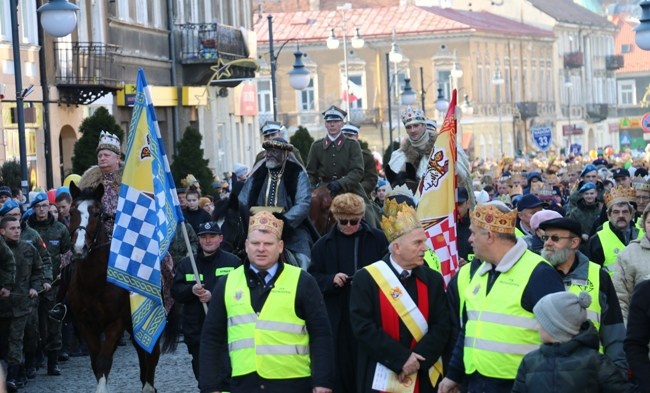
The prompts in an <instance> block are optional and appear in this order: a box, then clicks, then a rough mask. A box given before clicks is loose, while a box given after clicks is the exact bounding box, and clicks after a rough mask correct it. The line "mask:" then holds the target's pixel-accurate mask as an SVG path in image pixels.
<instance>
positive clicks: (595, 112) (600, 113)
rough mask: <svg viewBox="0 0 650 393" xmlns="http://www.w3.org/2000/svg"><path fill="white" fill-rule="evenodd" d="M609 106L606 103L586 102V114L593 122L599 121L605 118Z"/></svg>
mask: <svg viewBox="0 0 650 393" xmlns="http://www.w3.org/2000/svg"><path fill="white" fill-rule="evenodd" d="M608 114H609V106H608V105H607V104H587V116H589V118H590V119H591V121H593V122H596V123H597V122H599V121H603V120H605V119H607V115H608Z"/></svg>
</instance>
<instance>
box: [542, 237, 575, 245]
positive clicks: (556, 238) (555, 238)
mask: <svg viewBox="0 0 650 393" xmlns="http://www.w3.org/2000/svg"><path fill="white" fill-rule="evenodd" d="M574 237H575V236H558V235H551V236H549V235H542V236H540V239H542V240H543V241H548V239H551V240H553V243H557V242H559V241H560V239H573V238H574Z"/></svg>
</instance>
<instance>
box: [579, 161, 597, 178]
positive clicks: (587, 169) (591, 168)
mask: <svg viewBox="0 0 650 393" xmlns="http://www.w3.org/2000/svg"><path fill="white" fill-rule="evenodd" d="M597 170H598V168H596V165H594V164H587V166H586V167H585V169H583V170H582V172H580V177H583V176H584V175H586V174H587V173H589V172H592V171H597Z"/></svg>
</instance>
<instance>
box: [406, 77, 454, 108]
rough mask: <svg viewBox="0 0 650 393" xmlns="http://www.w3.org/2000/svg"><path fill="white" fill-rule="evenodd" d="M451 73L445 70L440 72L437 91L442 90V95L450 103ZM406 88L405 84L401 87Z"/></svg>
mask: <svg viewBox="0 0 650 393" xmlns="http://www.w3.org/2000/svg"><path fill="white" fill-rule="evenodd" d="M450 80H451V71H449V70H444V71H438V78H437V81H438V87H437V88H436V89H442V95H443V96H444V97H445V100H447V101H449V100H450V99H451V84H450V83H449V82H450ZM401 86H402V87H403V86H404V85H403V84H402V85H401ZM437 97H438V92H437V91H436V99H437Z"/></svg>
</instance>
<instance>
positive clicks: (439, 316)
mask: <svg viewBox="0 0 650 393" xmlns="http://www.w3.org/2000/svg"><path fill="white" fill-rule="evenodd" d="M388 258H389V257H388V256H387V257H386V259H384V262H385V263H387V264H389V266H390V268H391V270H393V267H392V266H391V265H390V262H389V259H388ZM393 273H395V274H396V275H397V273H396V272H395V271H394V270H393ZM415 277H417V278H419V279H420V280H422V282H423V283H424V284H425V285H426V286H427V287H428V295H429V318H428V322H429V330H428V333H427V334H426V335H425V336H424V337H423V338H422V339H421V340H420V341H419V342H418V343H417V344H415V347H414V348H413V350H411V349H409V347H408V346H406V345H404V343H407V342H410V341H411V340H412V336H411V334H410V332H409V331H408V329H407V328H406V326H405V325H404V323H403V322H402V321H401V320H400V340H399V341H398V340H395V339H393V338H391V337H390V336H389V335H388V334H387V333H386V332H385V331H384V330H383V329H382V322H381V314H380V305H379V296H383V295H381V294H380V292H379V287H378V286H377V283H376V282H375V280H374V279H373V278H372V276H370V273H369V272H368V270H366V269H362V270H360V271H358V272H357V274H356V275H355V277H354V282H353V285H352V294H351V300H350V321H351V323H352V331H353V333H354V335H355V337H356V338H357V340H358V341H359V362H358V372H357V387H358V389H357V392H358V393H362V392H373V390H372V389H371V386H372V380H373V376H374V373H375V369H376V367H377V362H381V363H382V364H383V365H384V366H386V367H388V368H389V369H391V370H392V371H394V372H396V373H400V372H401V370H402V366H404V363H406V360H407V359H408V358H409V356H410V355H411V353H412V352H415V353H418V354H420V355H422V356H424V358H425V359H426V360H425V361H423V362H421V363H420V371H419V372H418V376H419V379H420V393H428V392H434V391H435V390H434V388H433V387H432V386H431V383H430V382H429V377H428V375H427V372H428V370H429V368H431V366H432V365H433V364H434V363H435V361H436V360H437V359H438V358H439V357H440V356H441V355H442V353H443V350H444V348H445V345H446V343H447V340H448V339H449V334H450V330H451V320H450V316H449V310H448V309H447V299H446V296H445V292H444V281H443V279H442V276H441V275H440V273H438V272H435V271H433V270H431V269H430V268H429V267H428V266H418V267H417V268H415V269H413V270H412V272H411V276H410V277H409V278H408V279H407V280H406V282H405V283H404V286H405V288H406V291H407V292H408V293H409V295H411V297H412V298H413V301H414V302H415V303H416V304H417V287H416V280H415Z"/></svg>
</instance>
